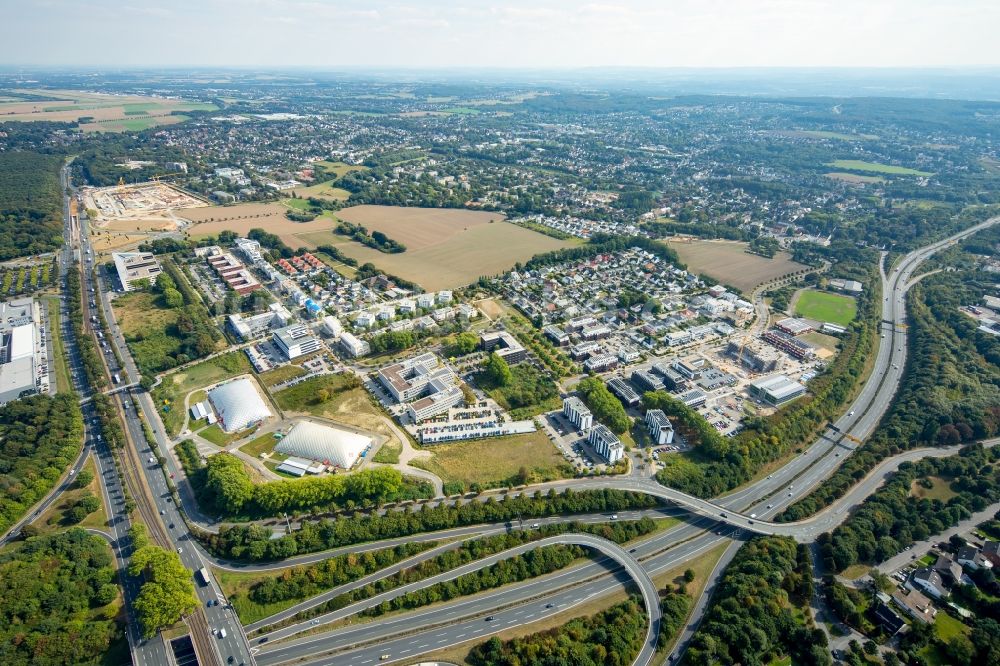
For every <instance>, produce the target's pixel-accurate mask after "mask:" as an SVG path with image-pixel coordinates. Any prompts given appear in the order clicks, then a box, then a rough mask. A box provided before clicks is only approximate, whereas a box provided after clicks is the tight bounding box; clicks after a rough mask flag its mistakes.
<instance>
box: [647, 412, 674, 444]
mask: <svg viewBox="0 0 1000 666" xmlns="http://www.w3.org/2000/svg"><path fill="white" fill-rule="evenodd" d="M646 428H647V429H648V430H649V436H650V437H651V438H652V439H653V443H654V444H656V445H657V446H660V445H663V444H671V443H673V441H674V426H673V424H672V423H671V422H670V419H668V418H667V415H666V413H665V412H664V411H663V410H662V409H651V410H649V411H648V412H646Z"/></svg>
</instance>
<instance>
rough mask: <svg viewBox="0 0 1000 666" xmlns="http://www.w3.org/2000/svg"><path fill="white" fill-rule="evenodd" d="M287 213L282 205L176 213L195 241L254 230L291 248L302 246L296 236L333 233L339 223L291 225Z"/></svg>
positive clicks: (320, 219) (318, 220)
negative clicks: (221, 233) (257, 229)
mask: <svg viewBox="0 0 1000 666" xmlns="http://www.w3.org/2000/svg"><path fill="white" fill-rule="evenodd" d="M287 210H288V209H287V208H286V207H285V206H282V205H281V204H269V203H249V204H238V205H236V206H209V207H208V208H191V209H186V210H183V211H177V213H176V214H177V217H180V218H183V219H185V220H188V221H189V222H191V223H192V225H193V226H191V228H190V229H188V232H189V233H190V234H191V237H192V238H202V237H204V236H215V235H217V234H218V233H219V232H220V231H226V230H231V231H235V232H236V233H238V234H240V235H246V234H247V232H248V231H250V230H251V229H254V228H260V229H264V230H265V231H269V232H270V233H272V234H277V235H278V236H280V237H281V240H283V241H284V242H285V243H287V244H288V245H289V247H292V248H298V247H299V246H301V245H303V242H302V240H301V239H300V238H299V237H298V235H297V234H308V233H314V232H317V231H324V230H329V229H333V228H334V227H335V226H337V221H336V220H334V219H332V218H329V217H318V218H316V219H315V220H313V221H312V222H292V221H291V220H289V219H288V218H287V217H285V211H287Z"/></svg>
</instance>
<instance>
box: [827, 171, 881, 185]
mask: <svg viewBox="0 0 1000 666" xmlns="http://www.w3.org/2000/svg"><path fill="white" fill-rule="evenodd" d="M823 175H824V176H826V177H827V178H832V179H833V180H839V181H841V182H844V183H851V184H852V185H857V184H859V183H884V182H885V178H883V177H882V176H861V175H859V174H856V173H842V172H839V171H832V172H830V173H827V174H823Z"/></svg>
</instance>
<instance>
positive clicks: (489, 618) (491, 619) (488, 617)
mask: <svg viewBox="0 0 1000 666" xmlns="http://www.w3.org/2000/svg"><path fill="white" fill-rule="evenodd" d="M494 619H495V618H494V617H493V616H492V615H487V616H486V621H487V622H492V621H493V620H494Z"/></svg>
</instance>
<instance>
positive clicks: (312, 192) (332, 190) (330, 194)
mask: <svg viewBox="0 0 1000 666" xmlns="http://www.w3.org/2000/svg"><path fill="white" fill-rule="evenodd" d="M332 182H333V181H332V180H328V181H327V182H325V183H318V184H316V185H309V186H307V187H296V188H295V189H294V190H291V192H292V193H293V194H295V196H298V197H302V198H303V199H308V198H309V197H317V198H320V199H336V200H337V201H347V198H348V197H350V196H351V193H350V192H348V191H347V190H345V189H341V188H339V187H333V186H332V185H331V183H332ZM286 201H290V200H287V199H286Z"/></svg>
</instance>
